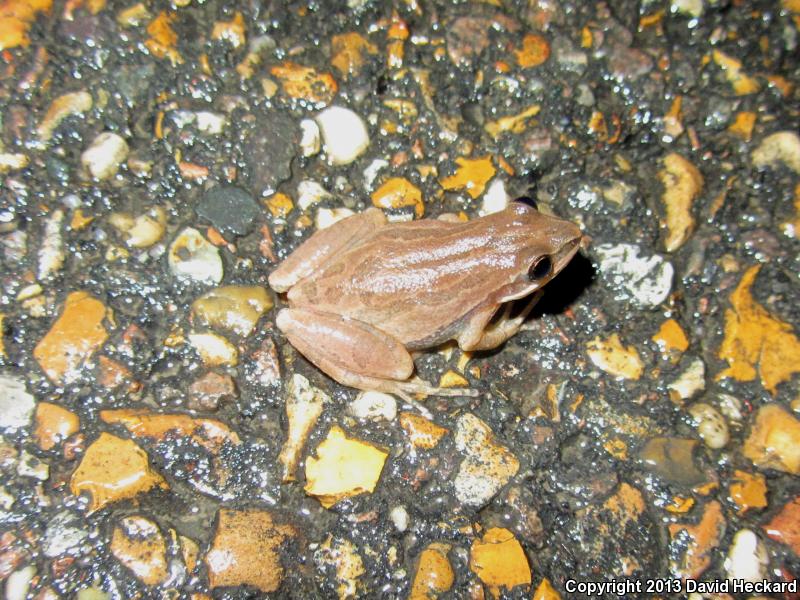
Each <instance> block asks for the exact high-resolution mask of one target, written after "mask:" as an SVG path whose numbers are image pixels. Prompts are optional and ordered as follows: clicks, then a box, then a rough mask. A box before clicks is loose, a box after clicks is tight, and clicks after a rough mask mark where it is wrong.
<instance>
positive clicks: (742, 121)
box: [728, 110, 756, 142]
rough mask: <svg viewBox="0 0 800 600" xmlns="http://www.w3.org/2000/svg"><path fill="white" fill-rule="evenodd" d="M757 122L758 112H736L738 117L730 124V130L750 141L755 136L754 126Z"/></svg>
mask: <svg viewBox="0 0 800 600" xmlns="http://www.w3.org/2000/svg"><path fill="white" fill-rule="evenodd" d="M755 124H756V113H754V112H750V111H746V110H743V111H741V112H738V113H736V119H734V121H733V123H731V124H730V125H729V126H728V131H730V132H731V133H732V134H733V135H735V136H737V137H739V138H741V139H743V140H744V141H745V142H749V141H750V138H751V137H752V136H753V127H754V126H755Z"/></svg>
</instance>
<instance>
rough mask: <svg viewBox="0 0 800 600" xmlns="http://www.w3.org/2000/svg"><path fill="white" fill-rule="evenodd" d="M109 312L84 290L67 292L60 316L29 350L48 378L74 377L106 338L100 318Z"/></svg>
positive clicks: (58, 381) (60, 380)
mask: <svg viewBox="0 0 800 600" xmlns="http://www.w3.org/2000/svg"><path fill="white" fill-rule="evenodd" d="M110 314H111V313H110V311H109V310H108V309H106V307H105V305H104V304H103V303H102V302H100V300H98V299H97V298H94V297H92V296H90V295H89V294H88V293H87V292H83V291H81V292H72V293H71V294H69V295H68V296H67V299H66V300H65V302H64V310H63V311H62V313H61V316H60V317H59V318H58V319H57V320H56V321H55V323H53V325H52V327H50V331H48V332H47V334H46V335H45V336H44V337H43V338H42V339H41V340H40V341H39V343H38V344H37V345H36V348H34V350H33V356H34V358H35V359H36V362H38V363H39V366H40V367H41V368H42V370H44V372H45V373H47V376H48V377H49V378H50V379H51V380H52V381H54V382H56V383H63V382H64V381H71V380H73V379H75V378H76V377H77V375H78V372H79V370H80V368H81V367H82V366H83V364H84V363H85V362H86V361H87V360H88V359H90V358H91V356H92V355H93V354H94V353H95V351H97V350H98V349H99V348H100V346H102V345H103V343H104V342H105V341H106V339H107V338H108V332H107V331H106V328H105V326H104V325H103V321H104V320H105V319H106V318H107V317H109V316H110Z"/></svg>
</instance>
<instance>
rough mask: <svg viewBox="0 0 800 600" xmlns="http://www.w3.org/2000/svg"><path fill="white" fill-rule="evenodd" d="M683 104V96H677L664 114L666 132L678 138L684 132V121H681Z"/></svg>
mask: <svg viewBox="0 0 800 600" xmlns="http://www.w3.org/2000/svg"><path fill="white" fill-rule="evenodd" d="M682 104H683V96H676V97H675V99H674V100H673V101H672V104H671V105H670V107H669V110H668V111H667V114H665V115H664V133H666V134H667V135H669V136H670V137H673V138H676V137H678V136H679V135H680V134H682V133H683V123H682V122H681V118H682V115H681V105H682Z"/></svg>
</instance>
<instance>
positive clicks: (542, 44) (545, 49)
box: [514, 33, 550, 69]
mask: <svg viewBox="0 0 800 600" xmlns="http://www.w3.org/2000/svg"><path fill="white" fill-rule="evenodd" d="M514 55H515V56H516V57H517V64H518V65H519V66H520V67H522V68H523V69H529V68H532V67H538V66H539V65H541V64H543V63H544V62H545V61H546V60H547V59H548V58H549V57H550V44H549V43H547V40H546V39H544V38H543V37H542V36H540V35H536V34H535V33H529V34H527V35H526V36H525V37H524V38H523V40H522V48H520V49H519V50H515V51H514Z"/></svg>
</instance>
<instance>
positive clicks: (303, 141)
mask: <svg viewBox="0 0 800 600" xmlns="http://www.w3.org/2000/svg"><path fill="white" fill-rule="evenodd" d="M300 131H301V132H302V133H301V138H300V150H301V152H302V153H303V156H314V155H315V154H316V153H317V152H319V149H320V132H319V125H317V123H316V121H313V120H311V119H303V120H302V121H300Z"/></svg>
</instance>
